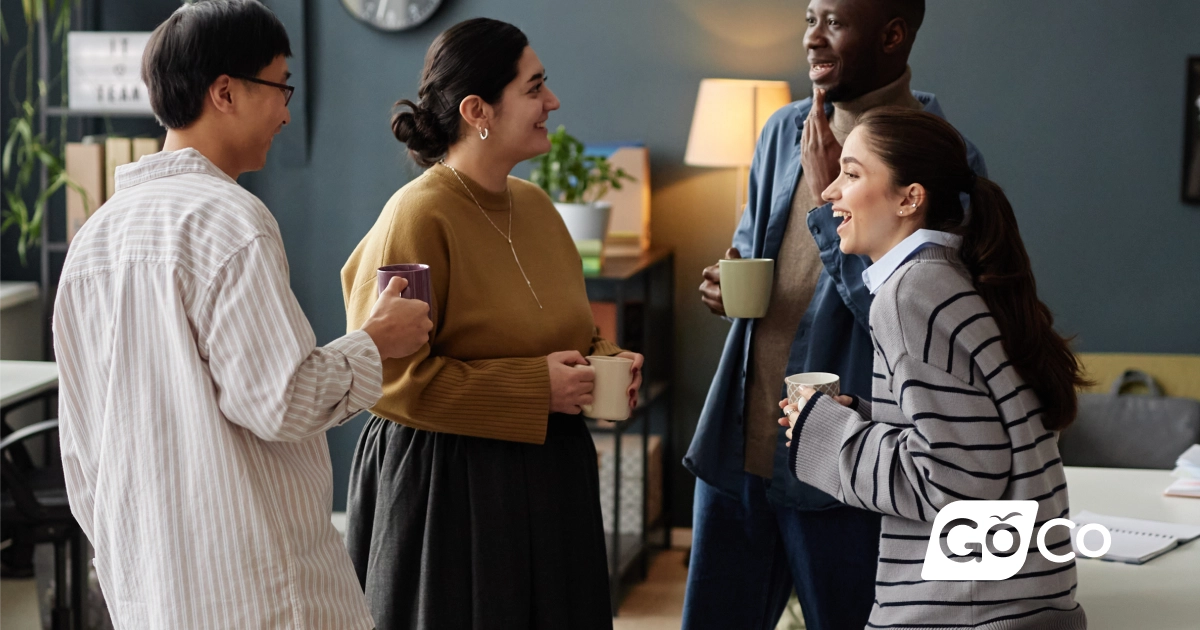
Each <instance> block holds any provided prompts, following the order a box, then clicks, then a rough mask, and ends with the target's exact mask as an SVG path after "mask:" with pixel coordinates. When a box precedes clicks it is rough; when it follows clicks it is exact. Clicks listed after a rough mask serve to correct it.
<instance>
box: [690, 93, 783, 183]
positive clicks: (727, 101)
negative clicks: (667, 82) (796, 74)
mask: <svg viewBox="0 0 1200 630" xmlns="http://www.w3.org/2000/svg"><path fill="white" fill-rule="evenodd" d="M791 100H792V93H791V89H790V88H789V87H788V84H787V82H786V81H751V80H740V79H704V80H702V81H700V94H699V95H698V96H697V97H696V111H695V112H694V113H693V114H692V130H691V133H689V134H688V143H687V153H686V154H685V155H684V158H683V161H684V163H685V164H688V165H691V166H716V167H733V166H750V160H751V158H752V157H753V156H754V143H755V142H757V141H758V134H759V133H760V132H761V131H762V128H763V125H765V124H766V123H767V118H769V117H770V116H771V114H774V113H775V112H776V111H777V110H778V109H779V108H780V107H783V106H784V105H787V104H788V103H790V102H791Z"/></svg>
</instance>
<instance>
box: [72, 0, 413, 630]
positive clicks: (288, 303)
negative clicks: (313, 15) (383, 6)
mask: <svg viewBox="0 0 1200 630" xmlns="http://www.w3.org/2000/svg"><path fill="white" fill-rule="evenodd" d="M290 54H291V53H290V50H289V44H288V37H287V33H286V32H285V31H284V29H283V25H282V24H281V23H280V22H279V20H278V19H276V17H275V16H274V15H273V14H272V13H271V12H270V11H269V10H267V8H266V7H264V6H263V5H262V4H260V3H258V2H257V1H256V0H203V1H199V2H194V3H189V4H186V5H184V6H183V7H181V8H179V9H178V10H177V11H175V13H174V14H173V15H172V16H171V17H170V18H168V19H167V21H166V22H164V23H163V24H162V25H160V26H159V27H158V28H157V29H156V30H155V31H154V33H153V34H152V35H151V37H150V41H149V43H148V44H147V46H146V52H145V54H144V58H143V67H142V76H143V78H144V79H145V81H146V85H147V87H148V88H149V93H150V102H151V105H152V107H153V108H154V113H155V115H156V116H157V117H158V119H159V121H160V122H161V123H162V124H163V126H165V127H166V128H167V140H166V146H165V149H164V151H163V152H161V153H158V154H155V155H151V156H147V157H144V158H142V159H141V160H140V161H138V162H137V163H136V164H130V165H127V166H123V167H121V168H120V169H119V170H118V171H117V175H116V182H117V192H116V194H115V195H114V196H113V197H112V198H111V199H110V200H109V201H108V202H107V203H106V204H104V207H102V208H100V210H99V211H97V212H96V214H95V216H93V217H92V218H91V219H89V220H88V222H87V224H86V225H84V227H83V229H82V230H80V232H79V234H78V235H77V236H76V238H75V240H74V241H73V242H72V243H71V251H70V254H68V256H67V261H66V263H65V265H64V267H63V272H62V280H61V281H60V283H59V290H58V297H57V300H56V302H55V311H54V347H55V354H56V356H57V359H58V365H59V371H60V375H61V387H60V390H61V394H60V397H59V422H60V434H61V443H62V456H63V467H64V471H65V473H66V482H67V492H68V497H69V499H70V502H71V511H72V513H73V514H74V515H75V518H76V519H77V520H78V521H79V524H80V526H81V527H82V528H83V530H84V531H85V532H86V533H87V535H88V538H89V539H90V540H91V542H92V544H93V545H94V546H95V548H96V561H95V565H96V573H97V575H98V577H99V580H100V585H101V587H102V588H103V590H104V596H105V600H106V601H107V602H108V609H109V612H110V613H111V615H112V619H113V622H114V624H115V625H116V627H117V628H120V629H125V628H129V629H137V630H143V629H160V628H161V629H164V630H166V629H169V630H179V629H188V628H205V629H208V628H255V629H260V630H265V629H299V628H346V629H354V628H370V627H372V626H373V625H374V624H373V622H372V620H371V616H370V614H369V611H368V610H367V607H366V603H365V600H364V598H363V594H362V591H361V590H360V589H359V586H358V580H357V579H356V577H355V574H354V569H353V567H352V566H351V564H350V558H349V556H348V555H347V554H346V550H345V547H344V546H343V544H342V540H341V537H340V536H339V535H338V533H337V531H336V530H335V529H334V527H333V525H332V524H331V523H330V507H331V503H332V495H333V480H332V474H331V470H330V462H329V449H328V446H327V445H326V442H325V436H324V432H325V431H326V430H327V429H329V428H331V427H333V426H336V425H338V424H340V423H341V422H343V421H345V420H346V419H348V418H350V417H351V416H353V415H354V414H356V413H358V412H359V411H361V410H363V409H366V408H368V407H371V406H372V405H374V404H375V402H376V401H377V400H378V399H379V397H380V395H381V393H382V387H381V383H382V359H387V358H399V357H404V356H408V355H410V354H412V353H414V352H416V351H417V349H419V348H420V347H422V346H423V345H424V344H425V342H426V341H427V340H428V339H429V331H430V329H431V328H432V326H433V324H432V323H431V322H430V321H429V317H428V312H429V307H428V305H427V304H426V303H424V302H421V301H419V300H405V299H402V298H400V297H399V291H400V290H401V289H402V288H403V285H402V281H396V280H393V282H392V284H391V285H389V286H388V288H387V289H386V290H385V291H384V292H383V293H382V295H380V296H379V298H378V299H377V300H374V306H373V307H372V308H371V314H370V316H368V317H367V318H365V322H364V323H363V325H362V327H361V329H359V330H355V331H354V332H352V333H350V334H348V335H346V336H344V337H341V338H340V339H336V340H334V341H333V342H331V343H329V344H328V345H326V346H323V347H317V346H316V343H315V338H314V336H313V331H312V328H311V327H310V325H309V323H308V320H307V319H306V318H305V317H304V313H303V312H302V311H301V310H300V306H299V304H297V302H296V298H295V296H294V295H292V291H291V288H290V286H289V282H288V270H287V258H286V256H285V254H284V250H283V241H282V239H281V238H280V234H279V226H278V225H277V224H276V222H275V219H274V217H272V215H271V213H270V212H268V211H267V208H266V207H265V206H263V204H262V202H260V201H259V200H258V199H257V198H255V197H254V195H251V194H250V193H249V192H247V191H246V190H244V189H243V188H241V187H240V186H238V184H237V181H236V179H237V177H238V176H239V175H241V174H242V173H245V172H247V171H253V170H257V169H259V168H262V166H263V164H264V163H265V162H266V158H267V151H268V150H269V149H270V147H271V140H272V138H274V137H275V134H276V133H278V132H279V130H280V128H282V126H283V125H285V124H287V122H288V110H287V103H288V99H289V98H290V96H291V92H292V89H291V88H290V87H288V86H287V84H286V81H287V77H288V70H287V57H288V56H289V55H290Z"/></svg>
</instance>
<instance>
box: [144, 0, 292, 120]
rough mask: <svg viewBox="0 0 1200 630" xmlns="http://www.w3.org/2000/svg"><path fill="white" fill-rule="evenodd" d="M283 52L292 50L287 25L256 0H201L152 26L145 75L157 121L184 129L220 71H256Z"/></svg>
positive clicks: (254, 73)
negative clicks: (284, 25)
mask: <svg viewBox="0 0 1200 630" xmlns="http://www.w3.org/2000/svg"><path fill="white" fill-rule="evenodd" d="M279 55H284V56H285V57H291V56H292V48H291V44H290V43H289V42H288V36H287V31H286V30H284V28H283V23H282V22H280V21H279V18H277V17H275V14H274V13H272V12H271V10H270V9H268V8H267V7H265V6H263V5H262V3H260V2H258V0H199V1H197V2H192V3H189V4H185V5H183V6H182V7H179V8H178V9H177V10H176V11H175V12H174V13H172V14H171V17H169V18H167V20H166V21H165V22H163V23H162V24H159V25H158V28H156V29H154V33H152V34H151V35H150V41H149V43H147V44H146V51H145V53H144V54H143V56H142V80H143V81H145V82H146V87H147V88H148V90H149V92H150V107H151V108H153V110H154V115H155V116H156V117H157V118H158V122H159V123H160V124H162V126H164V127H166V128H168V129H182V128H184V127H187V126H188V125H190V124H192V123H193V122H195V121H196V119H198V118H199V117H200V113H201V112H202V111H203V109H204V99H205V98H206V95H207V92H208V88H209V87H210V86H212V84H213V81H216V80H217V78H218V77H220V76H221V75H223V74H228V75H231V76H233V75H241V76H248V77H254V76H257V75H258V73H259V72H262V69H263V68H266V67H267V66H269V65H271V62H272V61H274V60H275V58H276V57H278V56H279Z"/></svg>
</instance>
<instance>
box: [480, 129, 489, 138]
mask: <svg viewBox="0 0 1200 630" xmlns="http://www.w3.org/2000/svg"><path fill="white" fill-rule="evenodd" d="M490 131H491V130H489V129H486V128H485V129H483V130H481V131H480V132H479V139H480V140H487V139H488V133H489V132H490Z"/></svg>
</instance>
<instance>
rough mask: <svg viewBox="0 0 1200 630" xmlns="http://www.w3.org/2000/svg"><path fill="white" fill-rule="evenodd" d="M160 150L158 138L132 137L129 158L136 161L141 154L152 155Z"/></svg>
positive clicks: (160, 145) (140, 157)
mask: <svg viewBox="0 0 1200 630" xmlns="http://www.w3.org/2000/svg"><path fill="white" fill-rule="evenodd" d="M161 150H162V143H161V142H160V141H159V139H158V138H134V139H133V146H132V152H131V154H130V159H131V161H133V162H137V161H138V160H140V159H142V157H143V156H146V155H152V154H155V153H158V152H159V151H161Z"/></svg>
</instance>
